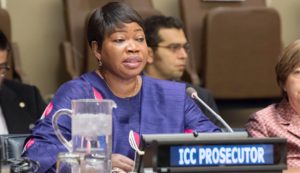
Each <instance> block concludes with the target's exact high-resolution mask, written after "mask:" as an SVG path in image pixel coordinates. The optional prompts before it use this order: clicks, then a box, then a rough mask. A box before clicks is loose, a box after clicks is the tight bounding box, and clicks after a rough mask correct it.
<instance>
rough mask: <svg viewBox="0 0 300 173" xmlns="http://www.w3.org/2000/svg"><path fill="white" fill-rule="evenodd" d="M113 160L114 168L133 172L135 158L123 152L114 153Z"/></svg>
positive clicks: (119, 170)
mask: <svg viewBox="0 0 300 173" xmlns="http://www.w3.org/2000/svg"><path fill="white" fill-rule="evenodd" d="M111 162H112V168H113V170H115V171H117V172H131V171H132V170H133V164H134V162H133V160H131V159H130V158H128V157H126V156H123V155H121V154H112V155H111Z"/></svg>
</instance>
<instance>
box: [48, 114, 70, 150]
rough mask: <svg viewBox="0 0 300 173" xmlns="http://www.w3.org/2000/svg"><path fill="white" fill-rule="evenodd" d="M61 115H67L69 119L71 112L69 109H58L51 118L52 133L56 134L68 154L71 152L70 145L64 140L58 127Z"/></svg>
mask: <svg viewBox="0 0 300 173" xmlns="http://www.w3.org/2000/svg"><path fill="white" fill-rule="evenodd" d="M62 115H68V116H69V117H70V118H71V115H72V111H71V110H70V109H60V110H58V111H56V112H55V113H54V115H53V117H52V127H53V128H54V133H55V134H56V136H57V138H58V139H59V141H60V142H61V143H62V144H63V145H64V146H65V147H66V148H67V150H68V151H69V152H71V151H72V143H71V142H70V141H67V140H66V138H65V137H64V136H63V135H62V133H61V131H60V129H59V126H58V118H59V117H60V116H62Z"/></svg>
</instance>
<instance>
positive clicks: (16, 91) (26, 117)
mask: <svg viewBox="0 0 300 173" xmlns="http://www.w3.org/2000/svg"><path fill="white" fill-rule="evenodd" d="M0 105H1V108H2V112H3V115H4V118H5V121H6V125H7V128H8V132H9V133H10V134H19V133H29V132H30V129H31V128H32V127H33V126H34V123H35V121H36V120H37V119H39V118H40V116H41V115H42V113H43V111H44V109H45V107H46V104H45V102H44V101H43V99H42V97H41V95H40V92H39V90H38V89H37V88H36V87H35V86H30V85H25V84H21V83H18V82H15V81H11V80H4V81H3V84H2V87H1V89H0Z"/></svg>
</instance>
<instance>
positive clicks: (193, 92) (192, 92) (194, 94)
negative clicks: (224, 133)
mask: <svg viewBox="0 0 300 173" xmlns="http://www.w3.org/2000/svg"><path fill="white" fill-rule="evenodd" d="M186 93H187V94H188V95H189V96H191V97H192V98H193V99H195V100H197V101H198V102H200V103H201V104H202V105H203V106H204V107H205V108H206V109H207V110H208V111H209V112H211V113H212V114H213V115H214V116H215V117H216V118H217V119H218V120H219V121H220V122H221V123H222V124H223V125H224V127H225V128H226V129H227V130H228V131H229V132H234V131H233V130H232V128H231V127H230V126H229V125H228V124H227V123H226V122H225V121H224V120H223V118H222V117H221V116H220V115H218V114H217V113H216V112H215V111H214V110H212V109H211V108H210V107H209V106H208V105H207V104H206V103H205V102H204V101H203V100H202V99H200V98H199V96H198V94H197V91H196V90H195V89H194V88H192V87H188V88H187V89H186Z"/></svg>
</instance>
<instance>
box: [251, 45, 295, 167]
mask: <svg viewBox="0 0 300 173" xmlns="http://www.w3.org/2000/svg"><path fill="white" fill-rule="evenodd" d="M276 75H277V82H278V84H279V87H280V88H281V91H282V94H283V98H282V101H281V102H280V103H279V104H272V105H270V106H268V107H266V108H264V109H263V110H260V111H258V112H256V113H254V114H253V115H251V116H250V119H249V120H248V123H247V124H246V129H247V131H248V132H249V134H250V135H251V136H253V137H283V138H287V163H288V166H289V167H299V166H300V128H299V127H300V40H297V41H295V42H294V43H291V44H290V45H289V46H288V47H287V48H285V49H284V51H283V53H282V55H281V56H280V59H279V61H278V63H277V65H276Z"/></svg>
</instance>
